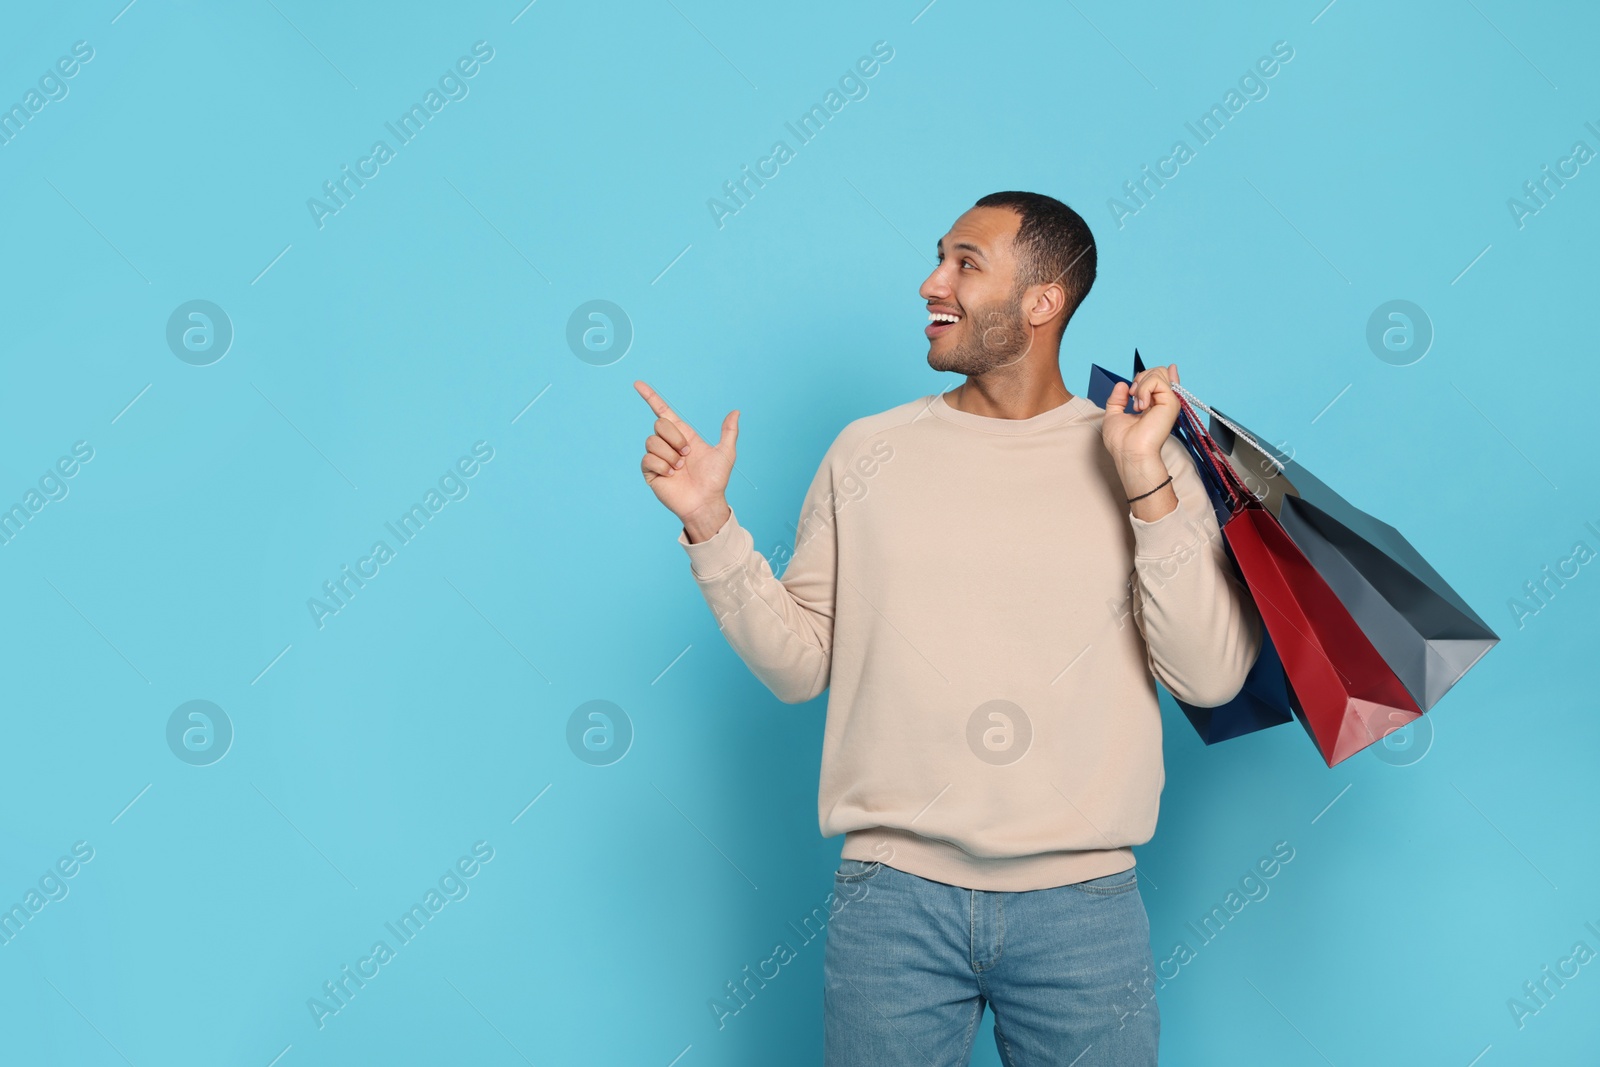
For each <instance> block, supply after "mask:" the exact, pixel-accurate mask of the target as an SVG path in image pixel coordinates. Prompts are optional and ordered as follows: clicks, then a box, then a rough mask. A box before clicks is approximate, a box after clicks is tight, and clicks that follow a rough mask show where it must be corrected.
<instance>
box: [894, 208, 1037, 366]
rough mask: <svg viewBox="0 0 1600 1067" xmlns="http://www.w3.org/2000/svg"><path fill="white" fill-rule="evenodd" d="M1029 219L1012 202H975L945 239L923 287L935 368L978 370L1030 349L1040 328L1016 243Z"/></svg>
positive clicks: (1007, 361)
mask: <svg viewBox="0 0 1600 1067" xmlns="http://www.w3.org/2000/svg"><path fill="white" fill-rule="evenodd" d="M1021 222H1022V217H1021V216H1020V215H1018V214H1017V213H1016V212H1014V211H1012V210H1010V209H1009V208H1000V207H975V208H972V209H971V210H970V211H968V212H967V213H966V214H964V215H962V216H961V217H960V218H959V219H957V220H956V221H955V225H953V226H951V227H950V232H949V233H947V234H945V235H944V236H943V237H941V238H940V239H939V265H938V266H937V267H935V268H934V271H933V273H932V274H930V275H928V279H927V281H925V282H923V283H922V288H921V289H920V290H919V292H920V293H921V295H922V298H923V299H924V300H926V301H927V303H928V313H929V321H928V325H927V328H926V329H925V330H924V331H923V332H924V333H925V334H926V335H927V337H928V366H930V367H932V368H933V369H934V370H938V371H953V372H955V373H957V374H966V375H969V376H976V375H980V374H983V373H985V372H987V371H991V370H994V369H996V368H997V367H1003V366H1007V365H1010V364H1013V363H1017V362H1020V361H1021V359H1022V358H1023V357H1024V356H1026V355H1027V353H1028V351H1029V349H1030V347H1031V345H1032V341H1033V333H1034V331H1033V329H1032V328H1030V325H1029V323H1028V322H1027V318H1026V316H1025V315H1024V314H1023V311H1022V294H1020V293H1018V292H1017V286H1016V280H1017V266H1018V264H1017V261H1016V257H1015V254H1014V252H1013V249H1012V244H1011V242H1012V238H1013V237H1015V236H1016V233H1017V227H1018V225H1020V224H1021ZM951 318H954V319H955V321H954V322H951V321H950V319H951Z"/></svg>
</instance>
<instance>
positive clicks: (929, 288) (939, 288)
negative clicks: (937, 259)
mask: <svg viewBox="0 0 1600 1067" xmlns="http://www.w3.org/2000/svg"><path fill="white" fill-rule="evenodd" d="M917 294H918V295H919V296H921V297H922V299H924V300H948V299H949V297H950V281H949V275H948V274H947V273H946V272H945V269H944V264H942V263H941V264H940V265H939V266H937V267H935V268H933V273H932V274H930V275H928V277H927V278H926V279H925V280H924V281H923V283H922V288H920V289H918V290H917Z"/></svg>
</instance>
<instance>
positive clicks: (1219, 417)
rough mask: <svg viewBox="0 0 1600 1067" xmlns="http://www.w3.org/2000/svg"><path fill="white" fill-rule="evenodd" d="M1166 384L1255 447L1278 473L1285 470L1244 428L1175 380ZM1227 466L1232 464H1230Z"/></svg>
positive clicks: (1208, 435) (1197, 419) (1276, 458)
mask: <svg viewBox="0 0 1600 1067" xmlns="http://www.w3.org/2000/svg"><path fill="white" fill-rule="evenodd" d="M1168 384H1169V385H1171V387H1172V391H1173V392H1174V393H1177V394H1178V396H1179V397H1180V398H1182V399H1184V400H1188V401H1189V402H1190V403H1192V404H1194V406H1195V407H1198V408H1200V409H1202V410H1204V411H1206V412H1207V413H1209V414H1210V415H1211V417H1212V418H1214V419H1216V420H1217V421H1218V422H1220V423H1222V425H1224V426H1226V427H1227V428H1228V429H1229V430H1232V431H1233V432H1234V434H1236V435H1237V436H1238V437H1239V439H1240V440H1241V441H1243V442H1244V443H1245V444H1247V445H1249V446H1250V447H1251V448H1253V449H1255V450H1256V451H1257V452H1260V453H1261V454H1262V455H1263V456H1266V457H1267V459H1268V460H1270V461H1271V463H1272V465H1273V466H1274V467H1277V468H1278V471H1279V472H1280V473H1282V472H1283V471H1285V470H1286V469H1287V468H1285V467H1284V465H1283V464H1282V463H1280V462H1278V457H1276V456H1274V455H1273V454H1272V453H1271V452H1268V451H1267V450H1266V449H1264V448H1262V447H1261V445H1260V444H1259V443H1258V442H1257V441H1256V439H1255V438H1254V437H1251V436H1250V435H1249V434H1248V433H1246V432H1245V431H1244V430H1241V429H1240V428H1239V427H1237V426H1235V425H1234V424H1233V423H1232V422H1230V421H1228V420H1227V419H1225V418H1223V417H1222V415H1220V414H1218V413H1217V412H1216V411H1215V410H1213V409H1212V408H1210V407H1208V406H1207V405H1206V402H1205V401H1204V400H1201V399H1200V398H1199V397H1197V396H1195V395H1194V394H1193V393H1191V392H1189V390H1187V389H1185V388H1184V387H1183V386H1181V385H1179V384H1178V383H1177V382H1169V383H1168ZM1195 421H1197V422H1198V421H1199V418H1198V416H1197V417H1196V420H1195ZM1206 436H1207V437H1210V436H1211V435H1210V434H1207V435H1206ZM1229 466H1232V465H1231V464H1230V465H1229Z"/></svg>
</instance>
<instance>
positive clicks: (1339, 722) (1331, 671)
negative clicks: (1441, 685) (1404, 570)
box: [1175, 387, 1422, 767]
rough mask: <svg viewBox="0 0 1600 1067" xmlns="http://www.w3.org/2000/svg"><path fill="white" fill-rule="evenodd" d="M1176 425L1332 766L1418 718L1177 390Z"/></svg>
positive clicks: (1298, 705) (1297, 704)
mask: <svg viewBox="0 0 1600 1067" xmlns="http://www.w3.org/2000/svg"><path fill="white" fill-rule="evenodd" d="M1175 391H1177V393H1178V402H1179V404H1180V406H1181V408H1182V414H1181V415H1180V421H1182V422H1184V424H1185V426H1184V432H1185V433H1186V434H1188V435H1190V437H1191V439H1192V440H1193V441H1194V443H1195V445H1196V446H1197V448H1198V449H1199V450H1200V451H1201V453H1202V455H1204V456H1205V457H1206V462H1207V463H1208V464H1209V465H1211V466H1212V468H1213V469H1214V471H1215V472H1216V473H1217V475H1218V477H1219V479H1220V480H1221V481H1222V482H1223V483H1224V484H1225V486H1226V489H1227V495H1228V498H1229V506H1230V509H1231V511H1232V514H1231V515H1230V516H1229V518H1228V521H1227V522H1226V523H1224V524H1223V527H1222V534H1223V537H1224V539H1225V540H1226V541H1227V543H1228V546H1229V548H1231V549H1232V551H1233V558H1234V561H1235V562H1236V563H1237V564H1238V566H1239V570H1240V573H1241V574H1242V575H1243V577H1244V581H1245V585H1246V587H1247V588H1248V589H1249V590H1250V595H1251V597H1252V598H1253V599H1254V600H1255V603H1256V608H1257V610H1259V611H1260V613H1261V621H1262V623H1263V624H1264V625H1265V628H1266V631H1267V633H1268V634H1270V635H1271V637H1272V640H1273V644H1274V645H1275V646H1276V649H1277V652H1278V656H1279V658H1280V659H1281V660H1282V663H1283V671H1284V676H1285V678H1286V679H1287V680H1288V691H1289V701H1290V705H1291V707H1292V709H1293V711H1294V714H1295V717H1296V718H1297V719H1299V720H1300V724H1301V725H1302V726H1304V727H1305V730H1306V733H1307V734H1309V735H1310V737H1311V740H1312V742H1313V743H1314V744H1315V745H1316V747H1317V751H1318V752H1320V753H1321V754H1322V758H1323V761H1324V762H1325V763H1327V765H1328V766H1330V767H1332V766H1334V765H1335V764H1337V763H1340V762H1342V761H1344V760H1346V759H1349V758H1350V757H1351V756H1353V755H1355V754H1356V753H1357V752H1359V751H1361V750H1362V749H1363V748H1366V747H1367V746H1368V745H1370V744H1372V743H1373V742H1375V741H1377V740H1379V739H1381V738H1383V737H1385V736H1387V735H1388V734H1390V733H1392V732H1393V731H1394V730H1396V729H1399V728H1400V727H1401V726H1404V725H1405V724H1406V723H1408V722H1410V721H1411V720H1412V719H1415V718H1417V717H1418V716H1420V715H1421V714H1422V709H1421V707H1419V706H1418V704H1417V702H1416V700H1415V699H1413V697H1412V696H1411V694H1410V692H1409V691H1408V690H1407V689H1406V687H1405V686H1404V685H1403V684H1401V681H1400V678H1399V677H1398V676H1397V675H1396V673H1395V671H1394V669H1393V668H1391V667H1390V666H1389V664H1388V662H1387V661H1386V660H1385V659H1384V658H1383V656H1382V655H1380V654H1379V652H1378V650H1377V648H1375V647H1374V646H1373V643H1372V641H1371V640H1370V639H1369V638H1368V637H1367V635H1366V634H1365V633H1364V632H1363V631H1362V629H1361V627H1360V626H1359V625H1357V624H1356V621H1355V619H1354V617H1352V615H1351V613H1350V611H1349V609H1348V608H1346V607H1345V605H1344V603H1343V602H1342V601H1341V600H1340V599H1339V597H1338V594H1337V593H1335V592H1334V589H1333V587H1332V586H1331V585H1329V584H1328V582H1327V581H1326V580H1325V579H1324V578H1323V577H1322V575H1321V574H1320V573H1319V572H1318V571H1317V569H1316V567H1314V566H1313V565H1312V564H1311V561H1310V559H1308V558H1307V556H1306V553H1305V552H1304V551H1303V550H1302V549H1301V548H1300V547H1299V546H1298V545H1297V544H1296V543H1295V542H1294V541H1293V540H1292V539H1291V538H1290V537H1289V535H1288V533H1287V532H1285V530H1284V528H1283V524H1282V523H1281V522H1280V521H1279V520H1278V519H1277V517H1275V516H1274V515H1273V514H1272V513H1271V512H1270V511H1269V510H1267V508H1266V507H1265V506H1264V505H1263V504H1262V503H1261V501H1260V500H1258V499H1257V498H1256V497H1255V496H1254V495H1253V494H1252V493H1251V492H1250V491H1249V489H1248V488H1246V486H1245V484H1244V482H1243V480H1242V479H1240V478H1239V476H1238V474H1237V473H1236V472H1235V471H1234V469H1233V466H1232V465H1231V463H1230V462H1229V461H1228V459H1227V454H1226V453H1225V452H1224V451H1223V449H1222V448H1221V446H1220V445H1219V444H1218V443H1217V442H1216V440H1215V439H1213V438H1212V436H1211V435H1210V434H1209V433H1208V432H1207V431H1206V429H1205V427H1204V426H1202V425H1201V424H1200V419H1199V416H1198V415H1196V414H1195V412H1194V408H1193V407H1192V406H1190V403H1189V400H1188V395H1189V393H1188V390H1187V389H1183V388H1182V387H1177V389H1176V390H1175Z"/></svg>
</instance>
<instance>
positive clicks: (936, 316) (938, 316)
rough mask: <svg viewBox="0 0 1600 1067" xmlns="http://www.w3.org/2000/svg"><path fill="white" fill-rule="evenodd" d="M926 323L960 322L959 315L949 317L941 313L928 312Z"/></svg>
mask: <svg viewBox="0 0 1600 1067" xmlns="http://www.w3.org/2000/svg"><path fill="white" fill-rule="evenodd" d="M928 321H929V322H960V321H961V316H959V315H950V314H947V313H945V312H943V311H930V312H928Z"/></svg>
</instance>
